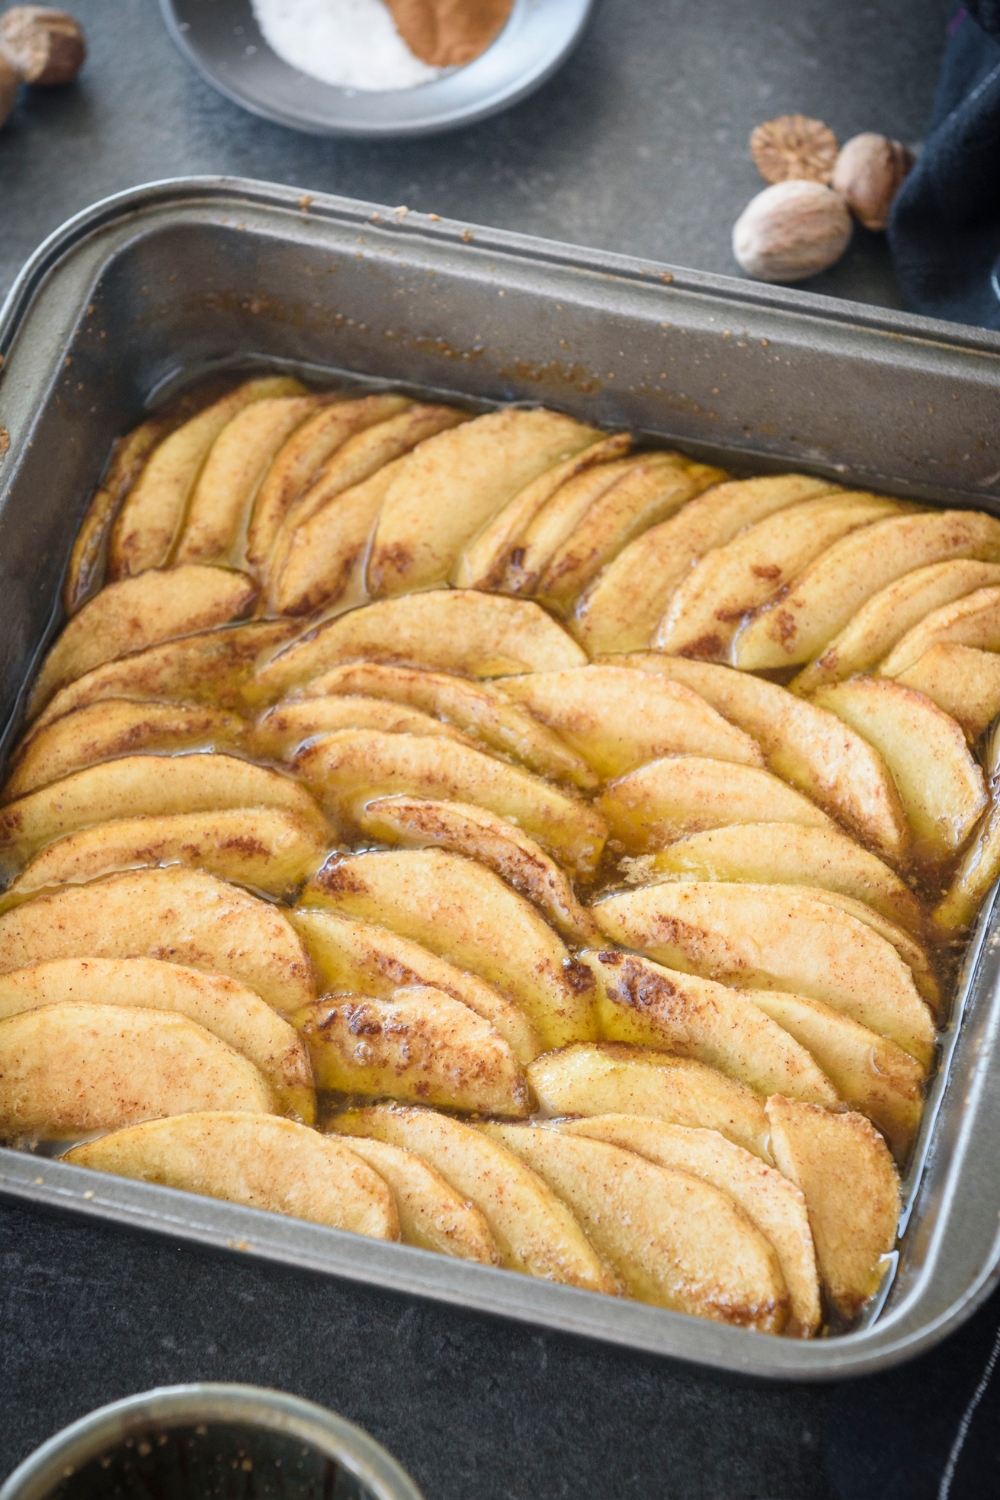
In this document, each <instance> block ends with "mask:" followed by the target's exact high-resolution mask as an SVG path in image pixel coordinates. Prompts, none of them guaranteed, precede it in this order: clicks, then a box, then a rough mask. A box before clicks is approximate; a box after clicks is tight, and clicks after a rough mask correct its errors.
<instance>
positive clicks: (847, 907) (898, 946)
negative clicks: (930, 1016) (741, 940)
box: [774, 885, 941, 1011]
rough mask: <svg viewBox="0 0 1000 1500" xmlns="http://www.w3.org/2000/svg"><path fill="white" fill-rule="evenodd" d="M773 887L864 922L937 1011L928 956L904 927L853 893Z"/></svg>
mask: <svg viewBox="0 0 1000 1500" xmlns="http://www.w3.org/2000/svg"><path fill="white" fill-rule="evenodd" d="M774 889H775V890H776V891H781V890H786V891H788V892H789V893H793V892H796V891H800V892H801V894H802V895H803V896H809V897H811V898H812V899H813V900H815V901H824V902H827V903H828V904H829V905H830V906H835V907H836V908H837V909H838V911H843V912H846V913H847V914H848V916H851V917H855V918H856V919H857V920H858V921H859V922H864V923H865V925H866V926H867V927H870V928H871V929H872V931H873V932H877V933H878V935H879V937H880V938H884V939H885V941H886V942H887V943H891V944H892V946H893V947H894V948H895V950H896V952H897V953H898V954H899V956H900V958H901V959H902V960H903V962H904V964H905V965H906V967H907V968H908V969H909V971H910V973H911V974H912V975H913V983H914V984H915V985H916V987H917V991H918V993H919V994H920V996H921V997H922V998H923V999H924V1000H926V1001H927V1004H928V1005H929V1006H930V1007H931V1008H932V1009H933V1010H934V1011H937V1010H938V1008H939V1007H940V1004H941V986H940V983H939V981H938V977H937V973H936V972H935V969H934V965H933V963H932V962H931V958H930V955H929V953H928V951H927V949H926V948H925V946H924V945H923V943H922V942H919V941H918V940H917V939H916V938H915V937H914V936H913V934H912V933H910V932H907V931H906V929H905V928H904V927H900V926H899V925H898V924H897V923H896V922H891V921H890V920H889V918H888V917H883V916H882V914H881V913H880V912H877V911H873V910H872V908H871V907H870V906H868V905H866V903H865V902H864V901H856V900H855V899H854V897H853V896H846V895H844V894H843V893H842V892H841V891H830V890H824V889H822V887H815V886H814V887H809V886H781V885H775V887H774Z"/></svg>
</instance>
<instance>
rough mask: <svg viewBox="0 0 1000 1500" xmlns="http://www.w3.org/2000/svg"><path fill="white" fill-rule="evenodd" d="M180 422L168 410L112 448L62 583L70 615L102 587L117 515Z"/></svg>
mask: <svg viewBox="0 0 1000 1500" xmlns="http://www.w3.org/2000/svg"><path fill="white" fill-rule="evenodd" d="M177 425H178V423H177V421H176V420H174V419H173V417H172V416H171V415H169V414H168V413H166V412H164V413H159V412H158V413H157V415H156V416H155V417H147V419H146V421H145V422H141V423H140V424H139V426H138V427H135V428H133V429H132V431H131V432H129V433H127V434H126V435H125V437H123V438H120V439H119V441H118V442H116V443H115V445H114V447H113V448H112V450H111V460H110V462H109V464H108V466H107V469H106V470H105V473H104V475H103V477H102V479H101V482H100V484H99V485H98V487H97V489H96V490H95V491H94V495H93V498H92V499H91V502H90V504H89V505H88V506H87V514H86V515H85V516H84V518H83V520H82V522H81V523H80V530H79V531H78V532H77V534H76V541H75V542H74V543H73V551H72V552H71V553H70V559H69V567H68V568H67V569H66V579H65V581H64V583H63V592H62V598H63V607H64V609H65V610H66V613H67V614H68V615H72V614H75V612H76V611H77V610H78V609H79V608H80V605H81V604H83V603H84V601H85V600H87V599H89V597H90V596H91V594H93V593H94V592H95V590H96V589H98V588H99V587H100V584H101V575H102V573H103V572H104V565H105V562H106V558H107V543H108V538H109V536H110V533H111V528H112V526H113V525H114V523H115V518H116V517H117V515H118V512H119V510H120V509H121V507H122V505H123V503H124V501H125V497H126V495H127V494H128V492H129V490H130V489H131V488H132V486H133V485H134V484H135V482H136V480H137V479H138V477H139V475H140V474H141V473H142V471H143V468H144V467H145V465H146V461H147V460H148V458H149V455H150V454H151V453H152V451H153V449H154V448H155V447H156V446H157V444H158V443H160V442H161V441H162V440H163V438H165V437H166V436H167V434H168V433H170V432H171V431H172V430H173V428H174V427H176V426H177Z"/></svg>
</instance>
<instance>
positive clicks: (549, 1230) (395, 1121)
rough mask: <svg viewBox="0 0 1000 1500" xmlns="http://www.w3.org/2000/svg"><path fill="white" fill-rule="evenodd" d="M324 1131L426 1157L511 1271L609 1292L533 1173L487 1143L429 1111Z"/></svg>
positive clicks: (341, 1119)
mask: <svg viewBox="0 0 1000 1500" xmlns="http://www.w3.org/2000/svg"><path fill="white" fill-rule="evenodd" d="M329 1128H330V1129H331V1130H335V1131H336V1132H337V1133H338V1134H341V1135H346V1136H349V1137H352V1138H353V1137H354V1136H359V1135H364V1136H371V1137H373V1138H374V1139H375V1140H379V1141H388V1143H389V1145H391V1146H401V1147H402V1148H403V1149H404V1150H406V1151H413V1152H415V1154H416V1155H417V1156H421V1157H423V1159H424V1161H426V1162H427V1163H428V1165H429V1166H431V1167H433V1168H434V1170H435V1171H436V1172H439V1173H440V1174H441V1176H442V1177H443V1178H444V1180H445V1181H446V1182H447V1183H449V1184H450V1185H451V1186H452V1187H453V1188H454V1189H455V1191H456V1192H458V1193H461V1195H462V1197H463V1198H468V1199H470V1200H471V1202H472V1203H474V1204H475V1205H476V1207H477V1208H478V1209H480V1211H481V1212H482V1214H483V1217H484V1218H485V1219H486V1222H487V1223H488V1224H489V1226H490V1229H491V1231H492V1233H493V1237H494V1239H495V1241H496V1245H497V1248H498V1250H499V1252H500V1264H501V1265H502V1266H504V1267H506V1269H507V1270H508V1271H523V1272H525V1273H526V1274H527V1275H528V1276H538V1277H541V1278H542V1279H543V1280H545V1281H559V1282H563V1283H564V1284H568V1285H569V1286H581V1287H585V1288H586V1289H587V1290H588V1291H592V1292H610V1293H611V1294H612V1295H614V1293H615V1292H617V1290H618V1287H617V1285H616V1283H615V1280H614V1277H613V1276H612V1275H611V1272H610V1271H609V1270H608V1269H607V1267H606V1266H604V1265H603V1264H602V1262H601V1261H600V1259H599V1258H598V1255H597V1252H596V1251H595V1250H594V1249H593V1247H592V1246H591V1244H590V1242H589V1240H588V1239H587V1237H586V1235H585V1234H584V1232H583V1230H582V1229H581V1228H580V1226H579V1224H578V1223H577V1222H576V1220H575V1219H574V1217H573V1215H572V1214H571V1213H570V1211H569V1209H568V1208H567V1207H566V1206H565V1204H564V1203H562V1202H561V1201H560V1199H559V1198H557V1197H556V1195H555V1193H553V1191H552V1189H551V1188H550V1187H548V1186H547V1185H546V1184H545V1182H544V1181H543V1180H542V1178H541V1177H539V1176H538V1174H537V1172H533V1171H532V1170H531V1168H530V1167H526V1166H525V1165H524V1163H523V1162H521V1161H520V1160H519V1159H518V1158H517V1157H516V1156H515V1155H514V1154H513V1153H512V1152H510V1151H508V1150H506V1149H505V1147H503V1146H501V1145H500V1144H499V1142H497V1141H492V1140H490V1138H489V1137H488V1136H486V1135H483V1134H482V1133H481V1132H480V1131H478V1130H476V1129H474V1128H473V1126H471V1125H463V1124H462V1122H461V1121H460V1120H453V1119H451V1118H450V1116H448V1115H440V1114H438V1113H437V1112H436V1111H435V1110H431V1109H414V1108H412V1107H410V1108H407V1107H405V1106H400V1105H389V1106H387V1105H381V1106H375V1107H373V1108H369V1109H352V1110H348V1111H347V1112H346V1113H345V1114H342V1115H337V1116H335V1118H334V1119H333V1120H332V1121H331V1123H330V1126H329Z"/></svg>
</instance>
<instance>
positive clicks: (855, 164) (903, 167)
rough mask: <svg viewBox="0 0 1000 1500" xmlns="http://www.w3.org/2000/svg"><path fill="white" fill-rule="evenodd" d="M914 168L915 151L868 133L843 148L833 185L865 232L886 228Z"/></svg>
mask: <svg viewBox="0 0 1000 1500" xmlns="http://www.w3.org/2000/svg"><path fill="white" fill-rule="evenodd" d="M912 166H913V152H912V151H910V150H909V149H908V148H907V147H906V146H904V145H903V144H902V142H901V141H891V140H889V138H888V136H884V135H876V134H875V133H874V132H873V131H866V132H865V133H864V134H863V135H856V136H853V137H852V138H851V140H849V141H848V142H847V143H846V144H845V145H844V146H843V147H842V148H841V151H840V155H839V156H838V157H837V161H836V165H835V166H834V169H833V180H832V184H831V185H832V187H833V189H834V192H837V193H839V194H840V196H841V197H842V198H843V199H844V201H845V202H846V204H847V206H848V208H850V209H851V211H852V212H853V213H854V215H855V217H856V218H857V219H858V220H859V221H860V223H862V224H863V225H864V226H865V228H866V229H884V228H885V226H886V225H887V224H888V222H889V210H890V209H891V208H892V200H893V199H894V198H895V196H896V194H897V192H898V191H899V188H900V185H901V183H902V181H903V178H904V177H905V176H906V174H907V172H909V170H910V168H911V167H912Z"/></svg>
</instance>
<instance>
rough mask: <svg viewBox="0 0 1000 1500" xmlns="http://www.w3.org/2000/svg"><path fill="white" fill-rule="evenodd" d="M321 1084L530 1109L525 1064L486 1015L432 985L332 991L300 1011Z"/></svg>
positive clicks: (459, 1104)
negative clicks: (378, 994)
mask: <svg viewBox="0 0 1000 1500" xmlns="http://www.w3.org/2000/svg"><path fill="white" fill-rule="evenodd" d="M295 1024H296V1026H297V1027H298V1028H299V1030H300V1031H301V1032H302V1034H303V1036H304V1037H305V1038H306V1041H307V1043H308V1045H309V1054H310V1056H311V1058H312V1065H313V1073H314V1075H315V1078H316V1084H317V1087H318V1088H321V1089H337V1090H338V1091H340V1092H341V1093H345V1094H369V1095H373V1096H374V1097H375V1098H381V1099H404V1100H408V1101H410V1102H411V1103H416V1104H439V1105H443V1106H444V1107H445V1109H456V1110H461V1111H465V1112H475V1113H479V1112H482V1113H484V1114H491V1115H511V1116H513V1117H514V1118H515V1119H517V1118H521V1117H523V1116H524V1115H526V1114H528V1112H529V1110H530V1107H531V1106H530V1101H529V1096H528V1089H527V1085H526V1084H525V1081H524V1074H523V1072H522V1071H521V1066H520V1064H519V1063H518V1061H517V1058H516V1057H515V1056H514V1054H513V1052H512V1051H511V1049H510V1048H509V1047H508V1045H507V1043H506V1042H505V1041H504V1039H503V1037H501V1036H500V1035H498V1033H497V1032H495V1031H494V1030H493V1028H492V1027H491V1026H490V1025H489V1024H488V1023H487V1022H486V1021H484V1020H482V1019H481V1017H479V1016H477V1015H476V1014H475V1013H474V1012H473V1011H471V1010H469V1008H468V1007H467V1006H465V1005H463V1004H462V1003H461V1001H459V1000H453V999H452V998H451V996H450V995H446V994H445V993H444V992H443V991H442V990H435V989H432V988H431V987H430V986H429V985H422V986H413V987H411V988H407V989H401V990H396V991H395V992H394V994H393V995H392V996H391V998H389V999H386V1000H377V999H375V998H374V997H372V996H368V995H329V996H327V997H326V998H325V999H323V1000H316V1001H314V1002H313V1004H312V1005H307V1006H306V1007H305V1009H304V1010H300V1011H298V1012H297V1014H296V1016H295Z"/></svg>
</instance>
